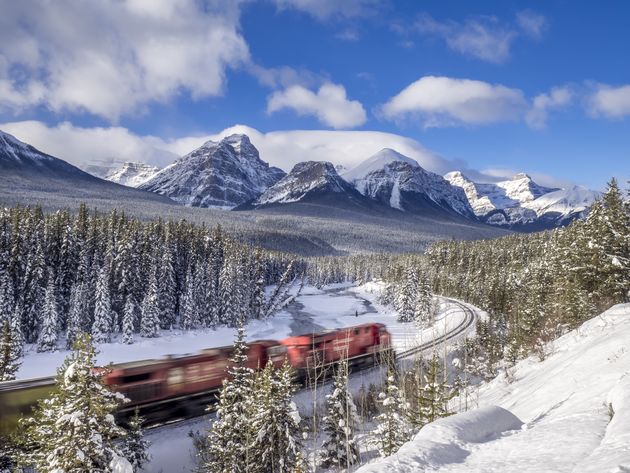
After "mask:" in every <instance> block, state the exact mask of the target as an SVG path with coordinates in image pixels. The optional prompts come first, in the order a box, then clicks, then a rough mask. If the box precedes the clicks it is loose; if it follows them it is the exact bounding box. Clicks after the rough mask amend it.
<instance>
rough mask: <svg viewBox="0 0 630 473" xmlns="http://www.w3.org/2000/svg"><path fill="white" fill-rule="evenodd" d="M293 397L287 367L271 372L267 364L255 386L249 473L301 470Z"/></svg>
mask: <svg viewBox="0 0 630 473" xmlns="http://www.w3.org/2000/svg"><path fill="white" fill-rule="evenodd" d="M294 393H295V386H294V385H293V370H292V368H291V365H289V364H288V363H285V364H284V365H283V366H282V368H281V369H279V370H274V368H273V365H272V364H271V363H269V364H267V366H266V367H265V369H264V370H263V371H262V372H261V374H260V375H259V377H258V379H257V382H256V386H255V397H254V399H255V405H256V411H255V413H254V416H253V419H252V427H253V429H254V432H255V438H254V441H253V444H252V450H253V452H254V455H255V457H256V463H255V464H254V469H253V470H251V471H252V472H254V473H292V472H294V471H295V470H296V469H299V468H301V464H300V462H301V459H302V456H301V454H300V447H301V444H300V425H299V423H300V416H299V414H298V412H297V408H296V406H295V404H294V403H293V401H292V400H291V398H292V396H293V394H294Z"/></svg>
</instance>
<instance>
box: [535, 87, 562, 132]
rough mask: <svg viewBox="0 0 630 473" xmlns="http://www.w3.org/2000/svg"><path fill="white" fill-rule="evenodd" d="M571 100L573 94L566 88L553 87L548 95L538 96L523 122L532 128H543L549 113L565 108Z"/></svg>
mask: <svg viewBox="0 0 630 473" xmlns="http://www.w3.org/2000/svg"><path fill="white" fill-rule="evenodd" d="M572 99H573V93H572V92H571V90H570V89H569V88H568V87H554V88H553V89H551V90H550V91H549V93H546V94H539V95H537V96H536V97H535V98H534V101H533V104H532V107H531V108H530V109H529V111H528V112H527V114H526V115H525V121H526V122H527V124H528V125H529V126H530V127H532V128H536V129H542V128H545V126H546V125H547V116H548V115H549V111H550V110H557V109H560V108H563V107H566V106H567V105H569V104H570V103H571V101H572Z"/></svg>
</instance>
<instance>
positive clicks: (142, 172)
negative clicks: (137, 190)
mask: <svg viewBox="0 0 630 473" xmlns="http://www.w3.org/2000/svg"><path fill="white" fill-rule="evenodd" d="M160 170H161V168H159V167H157V166H151V165H150V164H145V163H131V162H128V163H124V164H123V165H122V166H121V167H119V168H118V169H115V170H113V171H111V172H110V173H108V174H107V176H105V179H107V180H108V181H111V182H115V183H116V184H122V185H123V186H128V187H138V186H139V185H141V184H144V183H145V182H146V181H148V180H149V179H151V178H152V177H153V176H154V175H155V174H157V173H158V172H159V171H160Z"/></svg>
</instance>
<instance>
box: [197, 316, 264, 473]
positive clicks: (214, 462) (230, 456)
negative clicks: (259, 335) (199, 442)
mask: <svg viewBox="0 0 630 473" xmlns="http://www.w3.org/2000/svg"><path fill="white" fill-rule="evenodd" d="M253 376H254V372H253V370H252V369H251V368H249V367H248V366H247V344H246V343H245V331H244V329H243V327H242V326H240V327H239V328H238V332H237V337H236V340H235V342H234V349H233V352H232V357H231V358H230V367H229V369H228V376H227V378H225V380H224V381H223V387H222V388H221V392H220V394H219V403H218V405H217V419H216V420H215V421H214V423H213V424H212V429H211V430H210V434H209V437H208V445H209V448H210V450H209V452H208V454H207V456H208V457H209V458H210V461H209V462H208V463H206V464H205V465H204V471H207V472H208V473H243V472H251V471H252V469H251V465H252V464H253V463H255V462H256V461H257V459H256V458H254V456H253V455H252V452H251V450H250V448H249V447H250V443H251V442H252V438H253V431H252V412H253V411H252V409H253Z"/></svg>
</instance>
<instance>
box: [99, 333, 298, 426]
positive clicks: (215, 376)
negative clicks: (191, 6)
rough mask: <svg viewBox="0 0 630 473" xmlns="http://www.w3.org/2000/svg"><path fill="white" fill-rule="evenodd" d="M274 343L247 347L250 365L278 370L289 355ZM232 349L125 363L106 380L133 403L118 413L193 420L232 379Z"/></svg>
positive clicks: (120, 416) (124, 417) (120, 415)
mask: <svg viewBox="0 0 630 473" xmlns="http://www.w3.org/2000/svg"><path fill="white" fill-rule="evenodd" d="M278 347H281V345H279V344H278V342H275V341H272V340H262V341H256V342H252V343H249V344H248V349H247V363H246V366H247V367H249V368H251V369H253V370H258V369H261V368H263V367H264V366H265V365H266V364H267V362H268V361H269V360H271V361H272V363H274V365H279V364H280V363H282V361H283V360H284V358H285V356H284V353H285V352H286V350H285V349H284V347H281V348H280V349H279V348H278ZM231 356H232V347H231V346H228V347H218V348H209V349H206V350H203V351H201V352H200V353H197V354H194V355H186V356H180V357H168V358H164V359H160V360H143V361H134V362H130V363H122V364H119V365H116V366H114V367H113V369H112V370H111V371H109V372H108V373H107V374H106V375H105V376H104V378H103V379H104V382H105V384H106V385H107V386H109V387H110V389H112V390H114V391H117V392H120V393H122V394H124V395H125V396H126V397H127V398H129V400H130V402H128V403H126V404H125V405H124V406H123V407H122V408H121V409H120V410H119V412H118V420H119V421H121V422H123V423H124V422H126V420H127V419H128V418H129V417H130V416H131V415H132V414H133V412H134V410H135V409H136V408H138V409H139V411H140V414H141V415H142V416H143V417H145V418H146V419H147V421H149V422H155V421H159V420H164V419H169V418H171V419H172V418H175V417H190V416H194V415H199V414H201V413H203V412H204V410H205V409H206V408H207V406H208V404H212V403H213V402H214V401H215V400H216V394H217V392H218V390H219V389H220V388H221V385H222V383H223V380H224V379H225V377H226V376H227V369H228V367H229V365H230V357H231Z"/></svg>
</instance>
